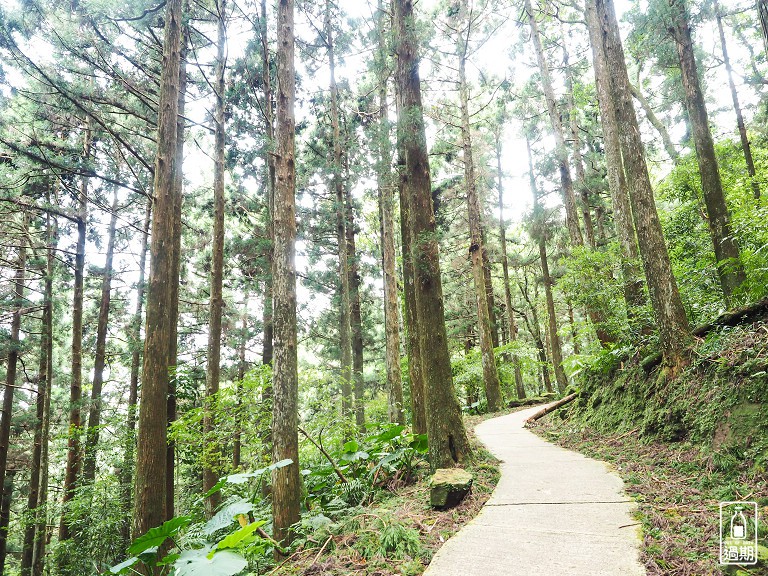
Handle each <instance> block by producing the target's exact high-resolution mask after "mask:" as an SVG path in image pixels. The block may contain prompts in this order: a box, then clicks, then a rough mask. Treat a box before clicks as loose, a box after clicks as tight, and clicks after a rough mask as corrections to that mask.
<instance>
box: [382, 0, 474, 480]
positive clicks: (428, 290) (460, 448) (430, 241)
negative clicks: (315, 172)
mask: <svg viewBox="0 0 768 576" xmlns="http://www.w3.org/2000/svg"><path fill="white" fill-rule="evenodd" d="M394 23H395V24H394V29H395V44H396V46H395V54H396V56H397V70H396V74H395V76H396V80H397V89H398V90H397V117H398V142H399V146H398V149H399V150H401V151H402V152H403V153H404V158H403V159H402V160H400V161H399V163H400V164H401V165H402V167H403V173H402V174H401V177H402V181H401V183H402V196H403V198H404V200H405V203H406V209H407V212H408V224H409V236H408V239H409V240H410V243H411V247H410V255H411V257H412V259H413V262H412V273H413V275H414V278H413V280H414V287H415V291H414V292H415V299H414V300H415V317H416V330H417V333H418V337H419V348H420V350H422V351H426V350H429V354H423V355H422V358H421V359H422V371H423V375H424V382H425V396H426V416H427V433H428V435H429V462H430V466H431V467H432V469H436V468H444V467H447V466H452V465H454V464H455V463H457V462H461V461H463V460H464V459H465V457H466V456H467V455H468V454H469V452H470V447H469V441H468V439H467V433H466V430H465V429H464V423H463V421H462V418H461V411H460V409H459V403H458V401H457V399H456V395H455V392H454V389H453V377H452V374H451V359H450V354H449V352H448V339H447V334H446V330H445V314H444V309H443V288H442V281H441V278H440V260H439V253H438V244H437V239H436V237H435V229H436V225H435V214H434V210H433V206H432V185H431V178H430V171H429V156H428V154H427V142H426V136H425V133H424V118H423V108H422V103H421V86H420V83H419V68H418V55H417V50H418V48H417V46H418V44H417V39H416V31H415V19H414V14H413V1H412V0H395V1H394Z"/></svg>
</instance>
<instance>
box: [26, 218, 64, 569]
mask: <svg viewBox="0 0 768 576" xmlns="http://www.w3.org/2000/svg"><path fill="white" fill-rule="evenodd" d="M46 228H47V235H48V248H47V262H46V276H45V288H44V291H45V294H44V296H43V301H44V302H45V303H47V307H46V310H45V311H44V312H43V321H44V325H43V329H42V334H43V335H44V340H45V348H46V350H45V352H43V351H42V350H41V356H42V355H43V353H44V354H45V357H46V372H47V375H48V376H47V379H48V385H47V394H46V397H45V406H44V407H43V420H42V429H41V432H40V437H41V443H40V483H39V485H40V490H39V495H38V499H37V500H38V508H37V510H36V511H35V541H34V553H33V558H32V576H42V575H43V569H44V568H45V546H46V544H47V541H48V450H49V444H48V443H49V438H50V429H51V390H52V384H53V316H54V314H53V274H54V266H55V263H56V242H57V237H58V226H57V223H56V218H55V217H53V216H51V215H50V214H48V215H46ZM41 348H42V342H41ZM41 365H42V360H41Z"/></svg>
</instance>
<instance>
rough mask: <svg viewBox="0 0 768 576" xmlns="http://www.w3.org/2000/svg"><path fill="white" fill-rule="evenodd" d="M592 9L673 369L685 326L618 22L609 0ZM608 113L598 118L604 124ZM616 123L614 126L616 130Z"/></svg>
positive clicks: (681, 354)
mask: <svg viewBox="0 0 768 576" xmlns="http://www.w3.org/2000/svg"><path fill="white" fill-rule="evenodd" d="M588 2H590V3H591V4H592V5H593V6H594V7H595V10H596V14H597V18H596V21H595V24H597V25H598V26H599V36H600V41H601V45H602V48H603V51H604V53H605V59H606V64H607V66H606V71H610V72H609V83H610V88H611V103H612V105H613V107H614V110H615V115H614V117H615V119H616V121H617V123H618V126H617V127H616V128H615V129H616V131H617V132H618V134H619V142H620V144H621V156H622V159H623V160H624V170H625V171H626V176H627V184H628V187H629V198H630V203H631V205H632V219H633V222H634V224H635V231H636V233H637V242H638V246H639V249H640V257H641V259H642V262H643V271H644V272H645V280H646V283H647V285H648V292H649V294H650V298H651V306H652V307H653V311H654V314H655V317H656V322H657V324H658V327H659V339H660V341H661V351H662V354H663V356H664V359H665V362H666V363H667V364H669V365H671V366H672V367H673V368H679V367H681V366H682V365H684V364H685V363H686V362H687V352H686V348H687V345H688V342H689V341H690V334H691V329H690V326H689V324H688V318H687V317H686V315H685V308H684V307H683V302H682V300H681V299H680V292H679V291H678V288H677V282H676V281H675V277H674V275H673V274H672V265H671V264H670V261H669V252H668V251H667V246H666V244H665V243H664V235H663V232H662V230H661V222H660V221H659V215H658V213H657V211H656V204H655V201H654V198H653V188H652V187H651V180H650V177H649V176H648V166H647V165H646V162H645V150H644V148H643V142H642V140H641V138H640V128H639V126H638V123H637V116H636V114H635V109H634V107H633V105H632V92H631V90H630V87H629V76H628V75H627V65H626V61H625V60H624V48H623V46H622V44H621V37H620V36H619V24H618V21H617V20H616V12H615V9H614V6H613V1H612V0H588ZM610 121H611V118H610V115H609V116H608V117H603V118H602V122H603V123H605V122H610ZM619 127H620V129H619Z"/></svg>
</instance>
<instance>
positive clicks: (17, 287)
mask: <svg viewBox="0 0 768 576" xmlns="http://www.w3.org/2000/svg"><path fill="white" fill-rule="evenodd" d="M28 229H29V219H28V216H27V214H26V213H24V214H23V215H22V226H21V230H22V233H21V235H20V237H19V248H18V254H17V256H16V274H15V275H14V280H13V286H14V288H13V300H14V302H13V304H14V306H13V314H12V316H11V331H10V332H11V333H10V338H9V339H8V343H9V345H10V346H9V347H8V364H7V366H6V370H5V390H4V392H3V419H2V421H0V483H1V484H0V485H2V487H3V499H2V511H0V574H2V572H3V568H4V565H5V550H6V542H7V541H8V511H9V510H10V500H11V492H12V491H13V476H14V474H15V473H16V470H15V469H9V468H8V453H9V451H10V438H11V420H12V415H13V391H14V389H15V386H16V370H17V367H18V363H19V352H20V347H21V340H20V333H21V314H22V309H23V308H24V278H25V273H26V269H27V231H28ZM6 500H8V504H7V505H6Z"/></svg>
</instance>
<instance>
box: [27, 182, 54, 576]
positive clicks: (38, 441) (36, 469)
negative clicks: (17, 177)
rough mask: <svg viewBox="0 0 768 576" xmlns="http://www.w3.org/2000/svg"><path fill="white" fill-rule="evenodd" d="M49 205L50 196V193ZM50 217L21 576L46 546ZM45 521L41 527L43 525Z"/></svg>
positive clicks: (46, 224) (52, 248)
mask: <svg viewBox="0 0 768 576" xmlns="http://www.w3.org/2000/svg"><path fill="white" fill-rule="evenodd" d="M48 200H49V202H50V193H49V194H48ZM51 219H52V218H51V215H50V214H46V215H45V229H46V236H47V238H46V255H47V257H46V268H45V276H44V279H43V315H42V321H41V326H40V364H39V369H38V376H37V397H36V398H35V426H34V430H35V435H34V444H33V449H32V463H31V471H30V476H29V495H28V498H27V510H28V511H29V512H30V514H31V518H29V519H28V521H27V525H26V527H25V529H24V544H23V548H22V557H21V574H22V576H31V574H32V573H33V572H32V570H33V567H34V565H35V550H36V548H37V546H38V540H43V546H45V542H44V540H45V523H44V519H45V514H46V511H45V510H46V506H45V504H46V500H47V496H48V494H47V486H46V487H43V485H42V484H43V483H45V484H47V483H48V436H49V434H48V431H49V426H50V424H49V418H50V407H51V396H50V394H51V378H52V373H51V356H50V348H51V347H50V344H49V343H50V340H51V338H52V335H53V316H52V305H53V304H52V302H53V258H54V246H53V242H54V240H53V236H52V233H53V228H52V225H51ZM41 518H42V519H43V522H42V524H43V525H42V527H41V526H40V524H41V522H40V520H41Z"/></svg>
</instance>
